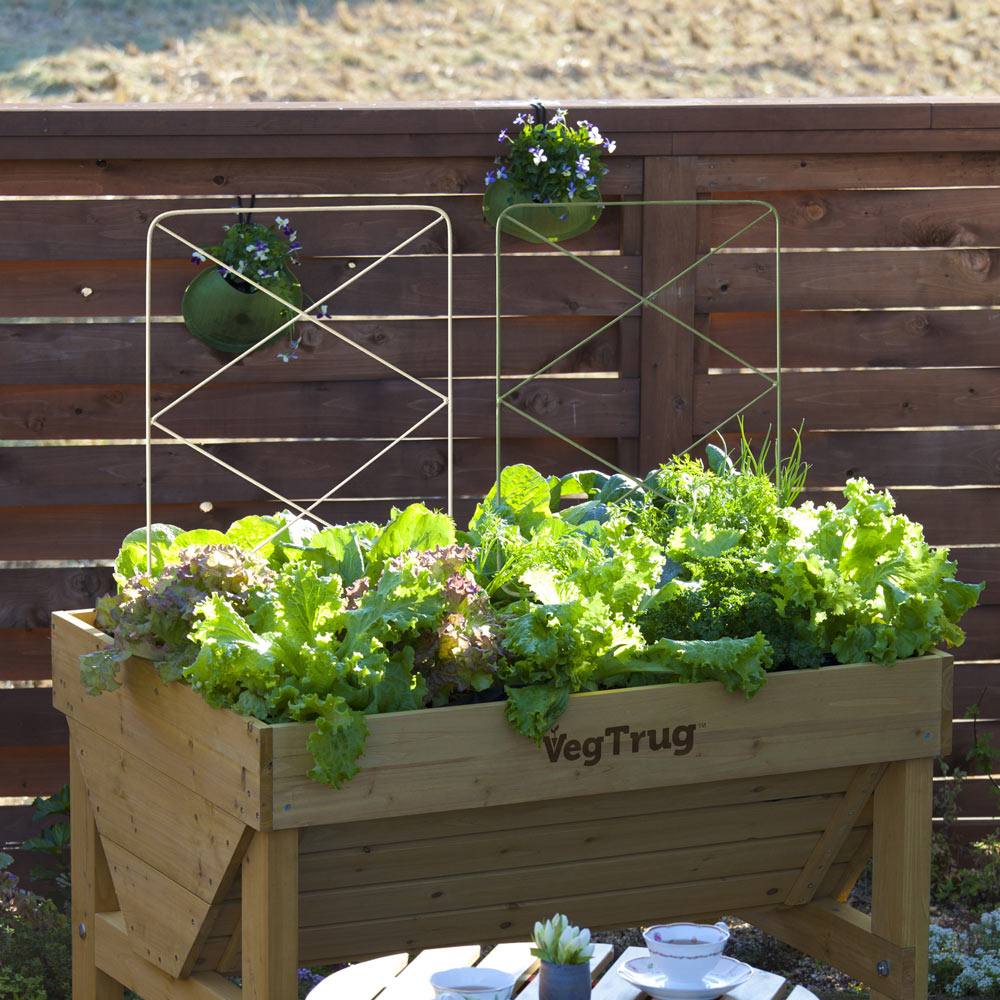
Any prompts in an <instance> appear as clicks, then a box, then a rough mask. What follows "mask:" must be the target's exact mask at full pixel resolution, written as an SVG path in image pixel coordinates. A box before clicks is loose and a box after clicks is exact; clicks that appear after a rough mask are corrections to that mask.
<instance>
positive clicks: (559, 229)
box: [483, 180, 604, 243]
mask: <svg viewBox="0 0 1000 1000" xmlns="http://www.w3.org/2000/svg"><path fill="white" fill-rule="evenodd" d="M511 205H515V206H517V207H516V208H514V209H513V210H512V211H510V212H507V214H506V215H504V217H503V218H502V219H501V218H500V215H501V213H502V212H503V211H504V209H506V208H509V207H510V206H511ZM603 208H604V205H603V203H602V202H601V195H600V193H599V192H598V191H596V190H595V191H584V192H580V193H578V194H575V195H573V197H572V198H570V199H569V204H568V205H566V204H559V205H546V204H543V203H540V202H536V201H533V200H532V198H531V195H530V194H528V193H527V192H524V191H521V190H520V189H518V188H517V187H515V186H514V184H512V183H511V182H510V181H508V180H497V181H494V182H493V183H492V184H490V186H489V187H488V188H487V189H486V194H485V195H484V197H483V215H484V216H485V217H486V221H487V222H488V223H489V224H490V225H491V226H493V227H494V228H496V226H497V224H498V222H499V224H500V228H501V230H502V231H503V232H505V233H509V234H510V235H511V236H517V237H518V238H520V239H522V240H526V241H527V242H528V243H543V242H545V241H544V239H543V237H547V238H548V239H550V240H555V241H556V242H559V241H560V240H568V239H572V238H573V237H574V236H580V235H581V234H583V233H585V232H587V230H588V229H592V228H593V226H594V225H595V223H596V222H597V220H598V219H599V218H600V217H601V211H602V209H603ZM518 223H524V225H526V226H530V227H531V229H533V230H534V231H535V232H529V231H528V230H526V229H523V228H522V227H521V226H520V225H518ZM536 232H537V233H538V234H539V235H537V236H536V235H535V233H536Z"/></svg>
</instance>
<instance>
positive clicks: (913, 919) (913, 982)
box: [869, 758, 933, 1000]
mask: <svg viewBox="0 0 1000 1000" xmlns="http://www.w3.org/2000/svg"><path fill="white" fill-rule="evenodd" d="M932 767H933V761H932V760H931V759H930V758H925V759H922V760H908V761H897V762H895V763H894V764H891V765H890V766H889V769H888V770H887V771H886V773H885V776H884V777H883V778H882V780H881V781H880V782H879V784H878V787H877V788H876V789H875V817H874V825H873V844H872V932H873V933H874V934H876V935H878V936H879V937H881V938H885V939H886V940H888V941H891V942H893V943H894V944H896V945H898V946H899V947H900V948H901V949H903V954H904V962H905V967H904V969H903V985H904V990H905V993H904V996H905V997H907V998H910V997H912V998H913V1000H926V997H927V945H928V941H927V938H928V927H929V923H930V891H931V785H932V773H933V772H932ZM869 985H870V986H871V987H872V991H871V1000H883V997H884V994H882V993H879V992H878V982H872V983H869Z"/></svg>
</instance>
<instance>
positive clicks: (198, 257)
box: [191, 250, 206, 264]
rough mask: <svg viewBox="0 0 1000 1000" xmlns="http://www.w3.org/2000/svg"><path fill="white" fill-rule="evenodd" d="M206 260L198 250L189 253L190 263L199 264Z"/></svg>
mask: <svg viewBox="0 0 1000 1000" xmlns="http://www.w3.org/2000/svg"><path fill="white" fill-rule="evenodd" d="M205 260H206V257H205V255H204V254H203V253H202V252H201V251H200V250H195V251H193V252H192V254H191V263H192V264H201V263H203V262H204V261H205Z"/></svg>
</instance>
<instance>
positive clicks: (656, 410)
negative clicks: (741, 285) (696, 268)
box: [639, 156, 697, 473]
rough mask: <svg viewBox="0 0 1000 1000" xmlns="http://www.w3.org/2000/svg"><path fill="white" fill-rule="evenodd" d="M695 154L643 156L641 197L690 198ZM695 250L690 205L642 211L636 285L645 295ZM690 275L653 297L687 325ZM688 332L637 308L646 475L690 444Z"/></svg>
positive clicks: (691, 347)
mask: <svg viewBox="0 0 1000 1000" xmlns="http://www.w3.org/2000/svg"><path fill="white" fill-rule="evenodd" d="M695 194H696V191H695V174H694V158H693V157H690V156H681V157H671V156H647V157H646V159H645V166H644V170H643V199H644V200H645V201H672V200H693V199H694V198H695ZM696 252H697V224H696V213H695V209H694V207H693V206H692V207H690V208H686V207H683V206H682V207H673V206H668V205H663V206H659V205H647V206H646V207H645V208H644V209H643V227H642V290H643V294H649V293H650V292H652V291H654V290H655V289H657V288H659V287H660V286H661V285H663V284H664V283H665V282H667V281H669V280H670V279H671V278H673V277H674V276H675V275H677V274H679V273H680V272H681V271H683V270H684V269H685V268H688V267H690V266H691V265H692V264H693V263H694V261H695V253H696ZM694 299H695V296H694V275H693V273H690V274H686V275H684V277H682V278H679V279H678V280H677V281H674V282H673V283H671V284H670V285H669V287H667V288H665V289H664V290H663V291H662V292H661V293H660V294H659V295H657V296H656V298H655V302H656V303H657V305H659V306H661V307H662V308H664V309H666V310H667V311H668V312H669V313H671V314H673V315H674V316H676V317H677V318H678V319H681V320H683V321H684V322H685V323H687V324H689V325H691V326H694V318H695V316H694V308H695V302H694ZM694 358H695V337H694V334H692V333H690V332H689V331H687V330H685V329H684V328H683V327H681V326H679V325H678V324H677V323H675V322H674V321H673V320H671V319H669V318H668V317H667V316H664V315H663V314H662V313H660V312H657V311H656V310H655V309H651V308H649V307H648V306H644V307H643V309H642V332H641V336H640V390H639V392H640V403H639V466H640V471H641V472H643V473H644V472H647V471H648V470H649V469H651V468H653V467H655V466H656V465H658V464H659V463H660V462H664V461H666V460H667V459H668V458H670V456H671V455H674V454H676V453H677V452H680V451H683V450H684V449H685V448H687V447H689V446H690V444H691V442H692V441H693V439H694V438H693V412H692V410H693V401H694V400H693V397H694Z"/></svg>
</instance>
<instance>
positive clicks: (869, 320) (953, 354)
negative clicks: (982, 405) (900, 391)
mask: <svg viewBox="0 0 1000 1000" xmlns="http://www.w3.org/2000/svg"><path fill="white" fill-rule="evenodd" d="M780 334H781V364H782V367H783V368H785V369H795V368H850V369H853V370H857V369H865V368H928V367H953V366H954V365H955V364H956V362H960V363H961V365H962V366H970V367H971V366H978V365H988V366H997V365H1000V336H998V334H1000V313H998V312H996V311H994V310H992V309H955V310H924V311H920V310H889V311H883V310H850V311H847V312H796V311H794V310H786V311H783V312H782V314H781V327H780ZM708 335H709V336H710V337H711V339H712V340H713V341H714V342H715V344H716V345H718V346H717V347H712V348H711V349H710V350H709V351H708V354H707V358H706V364H707V365H708V366H709V367H712V368H734V367H735V368H740V367H745V366H746V365H748V364H749V365H754V366H756V367H757V368H766V367H768V366H773V365H774V357H775V342H776V336H777V328H776V323H775V316H774V313H773V312H762V313H758V312H747V313H739V312H737V313H724V312H716V313H713V314H712V315H711V317H710V321H709V328H708ZM719 348H724V349H725V351H728V352H730V353H728V354H727V353H725V351H724V350H720V349H719ZM733 355H736V357H735V358H734V357H733Z"/></svg>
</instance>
